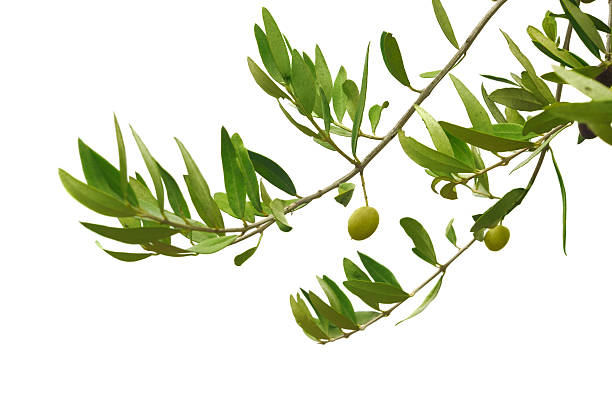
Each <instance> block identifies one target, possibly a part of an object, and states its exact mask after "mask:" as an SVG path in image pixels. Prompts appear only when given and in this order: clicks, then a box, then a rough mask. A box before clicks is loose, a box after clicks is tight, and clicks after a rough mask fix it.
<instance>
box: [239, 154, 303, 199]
mask: <svg viewBox="0 0 612 406" xmlns="http://www.w3.org/2000/svg"><path fill="white" fill-rule="evenodd" d="M248 153H249V158H250V159H251V162H252V163H253V168H254V169H255V171H256V172H257V173H258V174H260V175H261V176H263V178H264V179H265V180H267V181H268V182H270V183H271V184H273V185H274V186H276V187H277V188H279V189H280V190H282V191H283V192H285V193H288V194H290V195H292V196H296V193H297V192H296V190H295V185H294V184H293V181H292V180H291V178H290V177H289V175H288V174H287V172H285V170H284V169H283V168H281V167H280V165H278V164H277V163H276V162H274V161H273V160H271V159H270V158H268V157H265V156H263V155H261V154H258V153H257V152H254V151H248Z"/></svg>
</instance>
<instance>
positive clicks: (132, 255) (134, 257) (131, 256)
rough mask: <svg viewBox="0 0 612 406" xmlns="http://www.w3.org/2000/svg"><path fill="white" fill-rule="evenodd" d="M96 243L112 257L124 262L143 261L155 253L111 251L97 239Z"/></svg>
mask: <svg viewBox="0 0 612 406" xmlns="http://www.w3.org/2000/svg"><path fill="white" fill-rule="evenodd" d="M96 245H97V246H98V247H100V249H101V250H102V251H104V252H106V253H107V254H108V255H110V256H111V257H113V258H115V259H118V260H119V261H123V262H136V261H141V260H143V259H147V258H149V257H150V256H153V255H155V254H150V253H146V254H145V253H139V252H118V251H110V250H107V249H104V247H102V245H101V244H100V243H99V242H98V241H96Z"/></svg>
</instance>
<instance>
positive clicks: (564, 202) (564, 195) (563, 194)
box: [550, 149, 567, 255]
mask: <svg viewBox="0 0 612 406" xmlns="http://www.w3.org/2000/svg"><path fill="white" fill-rule="evenodd" d="M550 157H551V158H552V161H553V165H554V167H555V172H556V173H557V179H558V180H559V187H560V188H561V203H562V205H563V217H562V219H563V252H564V253H565V255H567V249H566V247H567V193H566V191H565V183H564V182H563V176H561V170H560V169H559V165H558V164H557V160H556V159H555V154H554V153H553V151H552V149H551V150H550Z"/></svg>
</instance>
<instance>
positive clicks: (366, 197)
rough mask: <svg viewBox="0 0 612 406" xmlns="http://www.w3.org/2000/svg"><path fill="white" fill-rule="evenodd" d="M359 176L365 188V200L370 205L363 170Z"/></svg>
mask: <svg viewBox="0 0 612 406" xmlns="http://www.w3.org/2000/svg"><path fill="white" fill-rule="evenodd" d="M359 176H360V177H361V187H362V188H363V199H364V200H365V205H366V206H369V204H368V192H367V190H366V184H365V178H364V177H363V170H362V171H361V172H359Z"/></svg>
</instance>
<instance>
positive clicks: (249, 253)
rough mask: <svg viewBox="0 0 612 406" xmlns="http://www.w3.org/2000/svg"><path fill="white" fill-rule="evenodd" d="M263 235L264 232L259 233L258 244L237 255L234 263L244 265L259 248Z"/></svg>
mask: <svg viewBox="0 0 612 406" xmlns="http://www.w3.org/2000/svg"><path fill="white" fill-rule="evenodd" d="M262 236H263V233H260V234H259V240H258V241H257V245H256V246H254V247H252V248H249V249H248V250H246V251H244V252H242V253H240V254H238V255H236V256H235V257H234V265H236V266H242V265H243V264H244V263H245V262H246V261H247V260H248V259H249V258H251V257H252V256H253V255H254V254H255V252H256V251H257V248H259V244H261V237H262Z"/></svg>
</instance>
